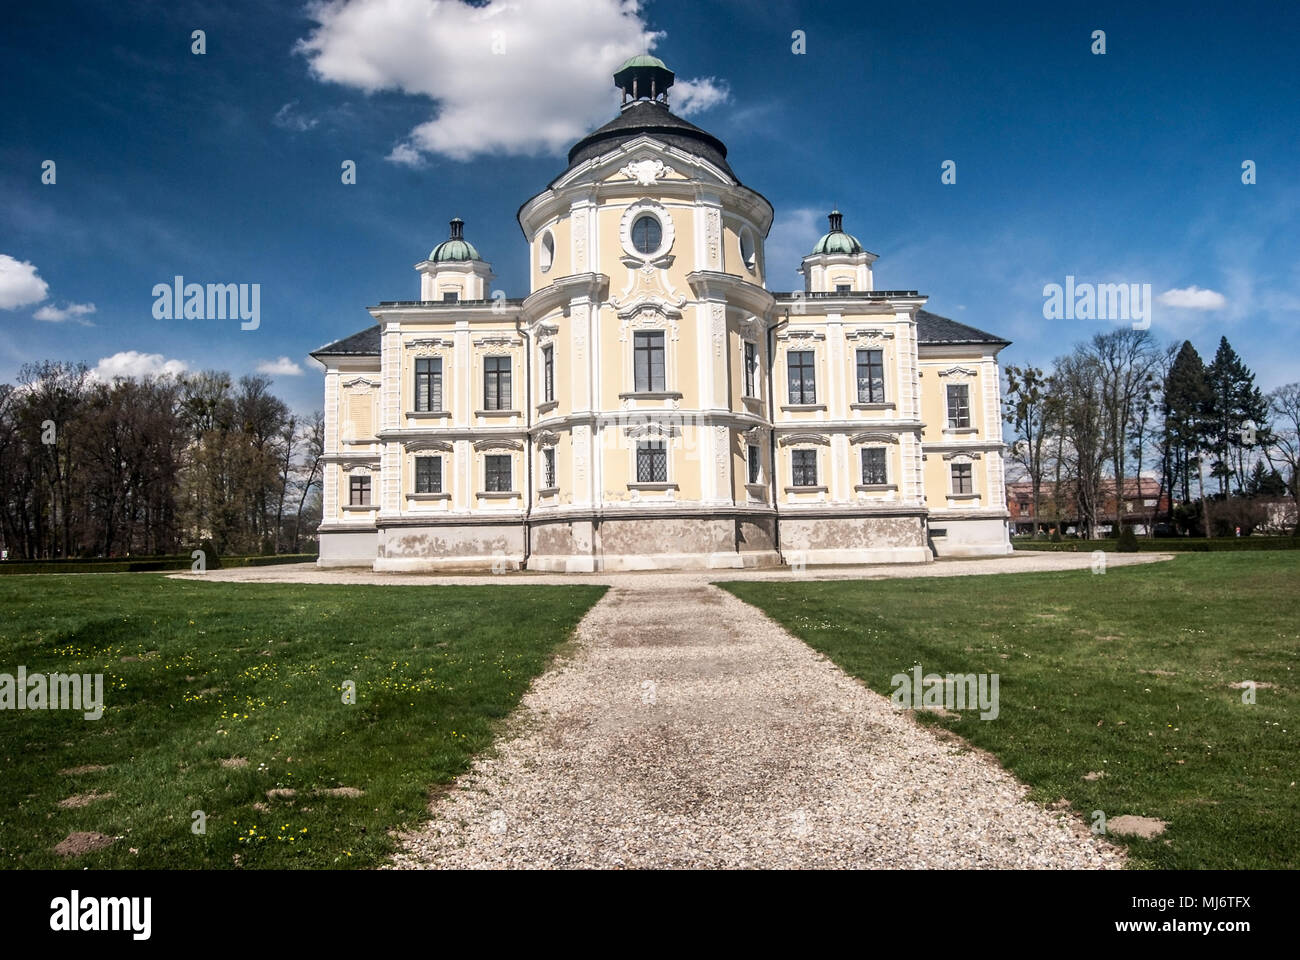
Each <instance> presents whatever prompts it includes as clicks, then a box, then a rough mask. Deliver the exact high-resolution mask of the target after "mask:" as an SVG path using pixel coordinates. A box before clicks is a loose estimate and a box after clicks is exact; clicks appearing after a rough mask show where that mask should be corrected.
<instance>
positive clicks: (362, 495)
mask: <svg viewBox="0 0 1300 960" xmlns="http://www.w3.org/2000/svg"><path fill="white" fill-rule="evenodd" d="M348 506H350V507H368V506H370V476H369V474H357V473H354V474H352V475H351V476H350V477H348Z"/></svg>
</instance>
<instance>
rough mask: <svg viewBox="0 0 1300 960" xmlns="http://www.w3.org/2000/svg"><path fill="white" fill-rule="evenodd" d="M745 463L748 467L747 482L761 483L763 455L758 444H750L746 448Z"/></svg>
mask: <svg viewBox="0 0 1300 960" xmlns="http://www.w3.org/2000/svg"><path fill="white" fill-rule="evenodd" d="M745 460H746V463H747V465H748V467H749V482H750V483H761V482H762V476H763V454H762V452H761V451H760V450H759V447H758V444H756V443H751V444H749V445H748V446H747V448H746V456H745Z"/></svg>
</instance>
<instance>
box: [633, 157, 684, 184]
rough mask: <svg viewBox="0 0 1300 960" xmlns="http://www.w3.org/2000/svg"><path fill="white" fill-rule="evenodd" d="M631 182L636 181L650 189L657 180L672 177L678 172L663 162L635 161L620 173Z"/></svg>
mask: <svg viewBox="0 0 1300 960" xmlns="http://www.w3.org/2000/svg"><path fill="white" fill-rule="evenodd" d="M619 172H620V173H621V174H623V176H625V177H627V178H628V179H629V180H635V181H636V182H637V183H639V184H641V186H643V187H648V186H650V184H652V183H654V182H655V181H656V180H662V179H664V178H665V177H668V176H671V175H672V174H673V173H675V172H676V171H674V170H673V168H672V167H669V166H667V165H665V164H664V162H663V161H662V160H633V161H632V162H631V163H629V164H627V165H626V166H625V167H623V169H622V170H620V171H619Z"/></svg>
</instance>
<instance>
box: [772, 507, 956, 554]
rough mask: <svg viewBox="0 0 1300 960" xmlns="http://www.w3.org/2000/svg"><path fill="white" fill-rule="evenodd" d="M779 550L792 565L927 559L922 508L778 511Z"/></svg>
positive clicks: (928, 548)
mask: <svg viewBox="0 0 1300 960" xmlns="http://www.w3.org/2000/svg"><path fill="white" fill-rule="evenodd" d="M781 555H782V556H783V557H784V558H785V562H786V563H787V564H790V565H791V566H809V565H816V564H870V563H928V562H930V560H932V559H933V554H932V553H931V551H930V547H929V545H928V544H927V543H926V540H925V511H923V510H917V509H913V510H910V511H900V512H895V513H883V512H873V513H870V514H861V513H851V512H844V511H836V510H816V511H814V510H808V511H800V512H799V513H783V514H781Z"/></svg>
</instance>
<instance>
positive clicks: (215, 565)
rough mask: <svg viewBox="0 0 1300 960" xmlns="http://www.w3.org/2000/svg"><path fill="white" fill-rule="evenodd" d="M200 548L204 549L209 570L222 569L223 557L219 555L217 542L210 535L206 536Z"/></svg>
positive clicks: (204, 556)
mask: <svg viewBox="0 0 1300 960" xmlns="http://www.w3.org/2000/svg"><path fill="white" fill-rule="evenodd" d="M199 549H200V550H202V551H203V560H204V563H206V564H207V568H208V569H209V570H220V569H221V557H220V556H218V555H217V547H216V544H214V543H213V542H212V539H211V538H210V537H204V538H203V542H202V543H200V544H199Z"/></svg>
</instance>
